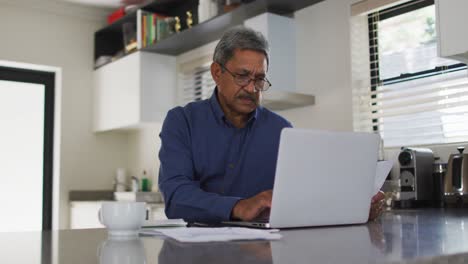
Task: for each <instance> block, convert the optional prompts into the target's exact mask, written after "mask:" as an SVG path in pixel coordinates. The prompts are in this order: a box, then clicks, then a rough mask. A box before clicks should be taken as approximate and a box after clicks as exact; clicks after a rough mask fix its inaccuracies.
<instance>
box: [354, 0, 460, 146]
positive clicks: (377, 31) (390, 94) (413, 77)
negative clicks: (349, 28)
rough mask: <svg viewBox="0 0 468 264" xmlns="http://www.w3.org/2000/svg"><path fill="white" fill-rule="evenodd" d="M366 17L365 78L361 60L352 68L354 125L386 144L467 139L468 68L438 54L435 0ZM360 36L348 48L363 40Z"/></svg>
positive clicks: (418, 1) (417, 0)
mask: <svg viewBox="0 0 468 264" xmlns="http://www.w3.org/2000/svg"><path fill="white" fill-rule="evenodd" d="M366 19H367V21H366V22H367V34H368V36H367V37H368V38H367V40H368V43H367V47H368V53H367V54H368V56H369V57H368V61H367V63H368V66H367V67H366V69H367V76H368V77H367V78H368V79H369V80H368V81H363V76H364V74H363V69H364V68H363V67H362V62H361V69H360V71H359V69H358V70H356V69H353V80H354V81H355V84H354V88H355V89H354V93H355V96H356V98H355V99H356V100H355V113H356V114H355V129H356V130H361V131H362V130H364V131H376V132H379V133H380V134H381V136H382V138H383V139H384V142H385V146H404V145H421V144H441V143H452V142H461V141H468V78H467V70H466V69H467V67H466V65H465V64H462V63H459V62H457V61H453V60H449V59H444V58H439V57H437V32H436V23H437V21H436V15H435V6H434V0H416V1H410V2H406V3H403V4H400V5H397V6H394V7H390V8H387V9H383V10H379V11H377V12H373V13H371V14H368V15H367V17H366ZM356 21H357V20H356ZM357 24H359V23H354V24H353V27H355V29H354V30H355V31H356V30H357V29H356V27H357ZM361 24H362V20H361ZM361 27H362V25H361ZM357 33H359V32H357ZM360 36H361V40H352V42H353V43H354V46H353V49H354V48H359V41H360V42H361V45H362V42H363V41H362V36H363V33H362V32H361V35H360ZM353 38H356V37H354V36H353ZM361 56H363V55H362V54H361ZM361 60H362V58H361ZM356 61H357V60H356V59H355V58H354V59H353V67H359V63H356ZM369 73H370V74H369ZM356 76H357V78H356ZM356 81H358V83H356ZM358 86H359V87H358Z"/></svg>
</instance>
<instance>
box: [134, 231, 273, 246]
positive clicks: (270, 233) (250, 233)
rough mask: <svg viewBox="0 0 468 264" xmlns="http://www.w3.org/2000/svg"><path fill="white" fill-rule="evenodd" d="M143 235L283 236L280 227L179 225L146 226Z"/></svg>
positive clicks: (203, 238)
mask: <svg viewBox="0 0 468 264" xmlns="http://www.w3.org/2000/svg"><path fill="white" fill-rule="evenodd" d="M140 234H143V235H158V236H161V235H162V236H166V237H170V238H173V239H175V240H177V241H179V242H222V241H233V240H277V239H280V238H281V235H280V234H279V230H278V229H271V230H259V229H250V228H245V227H217V228H207V227H179V228H149V229H148V228H144V229H142V230H141V231H140Z"/></svg>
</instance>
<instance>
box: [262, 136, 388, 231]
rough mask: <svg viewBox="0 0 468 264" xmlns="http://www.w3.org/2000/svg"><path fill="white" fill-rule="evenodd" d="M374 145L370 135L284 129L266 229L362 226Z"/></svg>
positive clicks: (371, 178) (375, 154)
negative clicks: (267, 227)
mask: <svg viewBox="0 0 468 264" xmlns="http://www.w3.org/2000/svg"><path fill="white" fill-rule="evenodd" d="M379 141H380V139H379V136H378V135H376V134H370V133H354V132H330V131H320V130H308V129H295V128H286V129H283V131H282V133H281V140H280V147H279V153H278V161H277V167H276V176H275V183H274V188H273V190H274V191H273V200H272V208H271V214H270V224H271V227H273V228H284V227H301V226H322V225H342V224H357V223H364V222H366V221H367V218H368V215H369V208H370V201H371V197H372V195H373V193H372V189H373V188H372V187H373V185H374V179H375V173H376V166H377V158H378V145H379Z"/></svg>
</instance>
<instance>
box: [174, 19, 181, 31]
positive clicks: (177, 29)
mask: <svg viewBox="0 0 468 264" xmlns="http://www.w3.org/2000/svg"><path fill="white" fill-rule="evenodd" d="M175 21H176V22H175V26H174V29H175V32H177V33H179V32H180V28H181V27H182V26H181V25H180V18H179V17H178V16H176V17H175Z"/></svg>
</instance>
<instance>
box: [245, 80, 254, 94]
mask: <svg viewBox="0 0 468 264" xmlns="http://www.w3.org/2000/svg"><path fill="white" fill-rule="evenodd" d="M244 89H245V90H246V91H247V92H249V93H255V92H256V91H257V90H255V80H252V79H251V80H250V81H249V83H248V84H247V85H246V86H245V87H244Z"/></svg>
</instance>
